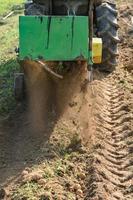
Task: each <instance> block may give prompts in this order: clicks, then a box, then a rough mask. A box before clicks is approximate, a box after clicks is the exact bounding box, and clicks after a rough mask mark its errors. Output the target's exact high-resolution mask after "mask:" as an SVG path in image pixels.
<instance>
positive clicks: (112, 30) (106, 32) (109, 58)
mask: <svg viewBox="0 0 133 200" xmlns="http://www.w3.org/2000/svg"><path fill="white" fill-rule="evenodd" d="M95 11H96V13H95V16H96V35H97V36H98V37H101V38H102V41H103V55H102V63H101V64H100V65H98V66H99V68H100V70H101V71H105V72H112V71H113V70H114V69H115V67H116V66H117V57H118V48H117V45H118V42H119V38H118V27H119V26H118V23H117V14H118V12H117V10H116V5H115V4H110V3H101V4H100V5H98V6H96V10H95Z"/></svg>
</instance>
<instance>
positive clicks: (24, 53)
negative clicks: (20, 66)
mask: <svg viewBox="0 0 133 200" xmlns="http://www.w3.org/2000/svg"><path fill="white" fill-rule="evenodd" d="M24 13H25V15H24V16H20V17H19V49H18V51H17V53H18V60H19V62H20V63H22V62H24V61H26V62H27V63H28V62H30V61H33V62H36V63H38V65H39V66H40V65H41V66H42V67H43V68H44V69H45V70H46V71H47V73H51V74H52V75H53V76H56V77H57V78H60V79H61V78H63V77H62V75H60V74H58V73H56V72H55V71H54V69H51V68H50V67H49V63H50V62H56V63H58V64H59V65H60V64H61V65H62V66H63V67H64V68H65V65H66V63H67V62H69V65H70V66H71V63H73V62H75V63H76V62H86V63H87V68H88V74H89V75H88V77H89V78H88V79H91V74H92V70H93V68H95V67H98V69H99V70H100V71H104V72H107V73H110V72H112V71H113V70H114V69H115V66H116V65H117V56H118V49H117V44H118V42H119V38H118V23H117V14H118V12H117V9H116V4H115V2H114V0H32V1H31V0H29V1H27V2H26V3H25V11H24ZM23 90H24V73H23V72H22V73H18V74H16V75H15V96H16V98H17V99H21V98H22V97H23Z"/></svg>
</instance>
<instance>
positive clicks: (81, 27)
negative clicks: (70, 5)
mask: <svg viewBox="0 0 133 200" xmlns="http://www.w3.org/2000/svg"><path fill="white" fill-rule="evenodd" d="M88 30H89V29H88V17H84V16H51V17H50V16H20V19H19V31H20V36H19V37H20V38H19V39H20V41H19V42H20V44H19V46H20V52H19V59H20V60H24V59H31V60H38V59H44V60H46V61H72V60H88V59H89V49H88V47H89V45H88Z"/></svg>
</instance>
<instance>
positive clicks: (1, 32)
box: [0, 0, 133, 200]
mask: <svg viewBox="0 0 133 200" xmlns="http://www.w3.org/2000/svg"><path fill="white" fill-rule="evenodd" d="M2 2H3V1H2ZM2 2H1V0H0V3H1V4H0V15H1V17H0V19H1V18H2V17H3V16H5V15H6V14H7V13H9V12H10V11H11V10H12V7H10V6H9V5H8V6H5V4H2ZM5 2H6V1H5ZM7 2H10V1H7ZM12 2H13V1H12ZM14 2H15V1H14ZM17 2H18V1H17ZM20 2H22V1H20ZM1 5H2V6H1ZM6 5H7V4H6ZM118 8H119V25H120V31H119V37H120V41H121V42H120V45H119V51H120V56H119V65H118V67H117V69H116V70H115V71H114V72H113V73H111V74H110V75H107V74H103V73H100V72H99V71H97V70H95V71H94V81H93V82H92V83H91V84H88V85H87V86H86V87H83V82H84V79H85V74H86V71H85V68H84V66H83V67H82V68H80V66H77V68H76V69H75V68H74V69H73V70H72V71H71V72H70V73H68V74H67V75H66V77H65V78H64V80H63V81H62V83H61V84H60V81H56V80H54V79H52V80H51V79H50V78H48V77H47V76H46V74H44V73H43V71H42V70H41V69H39V70H38V68H37V67H36V65H33V66H31V68H30V69H29V70H30V72H31V74H32V80H30V81H29V87H28V91H29V94H30V95H29V101H28V104H27V102H26V103H25V105H20V104H19V105H18V104H17V103H16V102H15V99H14V97H13V76H14V72H17V71H19V65H18V64H17V61H16V54H15V53H14V49H15V47H17V45H18V16H19V14H18V11H19V12H20V13H22V10H17V12H15V13H14V14H13V15H12V16H11V17H9V18H8V19H7V20H6V21H5V22H4V23H3V20H2V23H1V25H0V41H1V46H0V48H1V49H2V51H0V113H1V116H0V199H5V200H22V199H23V200H47V199H50V200H83V199H84V200H98V199H99V200H105V199H106V200H132V199H133V185H132V180H133V165H132V163H133V78H132V77H133V4H132V1H126V3H125V1H119V4H118Z"/></svg>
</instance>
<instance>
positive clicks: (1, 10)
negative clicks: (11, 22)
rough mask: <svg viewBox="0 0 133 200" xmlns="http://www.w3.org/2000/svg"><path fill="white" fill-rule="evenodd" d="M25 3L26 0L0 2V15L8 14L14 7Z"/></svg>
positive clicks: (0, 0)
mask: <svg viewBox="0 0 133 200" xmlns="http://www.w3.org/2000/svg"><path fill="white" fill-rule="evenodd" d="M22 3H24V0H4V1H3V0H0V15H4V14H7V13H8V12H10V11H11V10H12V9H13V6H15V5H20V4H22Z"/></svg>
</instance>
